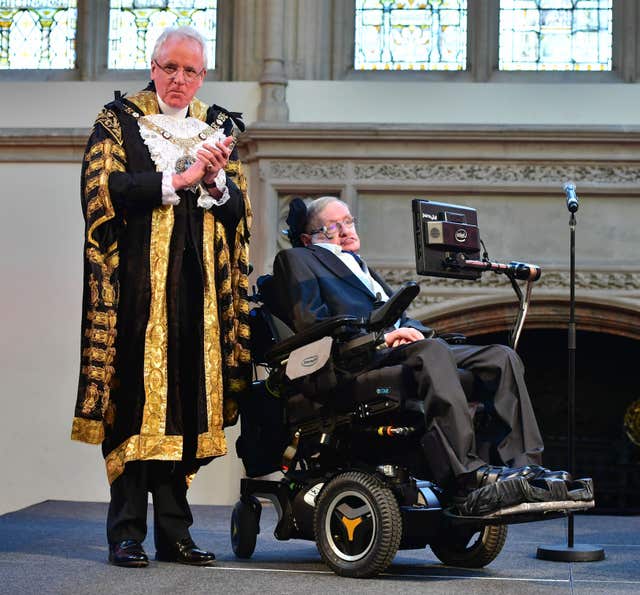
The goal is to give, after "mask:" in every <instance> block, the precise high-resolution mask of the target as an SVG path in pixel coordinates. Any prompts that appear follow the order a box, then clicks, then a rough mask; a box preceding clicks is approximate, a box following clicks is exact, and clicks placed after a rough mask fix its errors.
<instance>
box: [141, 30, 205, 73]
mask: <svg viewBox="0 0 640 595" xmlns="http://www.w3.org/2000/svg"><path fill="white" fill-rule="evenodd" d="M170 37H178V38H181V39H193V40H194V41H196V42H197V43H198V44H200V47H201V48H202V64H203V66H204V68H206V67H207V41H206V40H205V38H204V37H203V36H202V35H201V34H200V33H199V32H198V31H196V30H195V29H194V28H193V27H187V26H183V27H167V28H166V29H165V30H164V31H163V32H162V33H161V34H160V37H158V40H157V41H156V45H155V46H153V53H152V54H151V59H152V60H155V59H156V56H157V55H158V54H159V53H160V49H161V48H162V45H163V44H164V42H165V41H167V39H169V38H170Z"/></svg>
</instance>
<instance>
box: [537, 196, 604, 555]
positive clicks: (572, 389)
mask: <svg viewBox="0 0 640 595" xmlns="http://www.w3.org/2000/svg"><path fill="white" fill-rule="evenodd" d="M565 190H566V185H565ZM574 190H575V187H574ZM567 198H569V196H567ZM573 198H574V201H573V202H572V201H569V200H568V201H567V208H568V209H569V212H570V213H571V216H570V218H569V230H570V248H569V252H570V272H569V332H568V349H569V376H568V393H569V394H568V412H567V417H568V422H569V423H568V431H567V443H568V449H569V473H571V475H572V476H573V474H574V473H575V467H576V449H575V427H576V408H575V401H576V319H575V309H576V289H575V287H576V211H577V210H578V200H577V197H576V196H575V194H574V195H573ZM573 520H574V519H573V513H572V512H569V513H568V514H567V545H566V546H563V545H549V546H540V547H538V551H537V554H536V557H538V558H540V559H541V560H551V561H553V562H597V561H599V560H604V549H603V548H601V547H600V546H596V545H588V544H575V543H574V540H573V528H574V527H573Z"/></svg>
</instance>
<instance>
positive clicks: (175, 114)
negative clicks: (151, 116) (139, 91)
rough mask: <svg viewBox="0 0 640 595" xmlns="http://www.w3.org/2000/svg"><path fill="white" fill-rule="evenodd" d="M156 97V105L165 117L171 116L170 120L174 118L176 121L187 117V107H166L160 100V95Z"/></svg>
mask: <svg viewBox="0 0 640 595" xmlns="http://www.w3.org/2000/svg"><path fill="white" fill-rule="evenodd" d="M156 97H157V98H158V105H159V106H160V111H161V112H162V113H163V114H164V115H165V116H171V117H172V118H176V120H181V119H183V118H185V117H186V116H187V112H188V111H189V106H188V105H187V106H185V107H171V106H169V105H167V104H166V103H165V102H164V101H162V99H160V95H158V94H157V93H156Z"/></svg>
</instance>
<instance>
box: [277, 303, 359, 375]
mask: <svg viewBox="0 0 640 595" xmlns="http://www.w3.org/2000/svg"><path fill="white" fill-rule="evenodd" d="M360 326H362V319H360V318H358V317H357V316H350V315H341V316H332V317H331V318H327V319H326V320H323V321H322V322H318V323H317V324H314V325H313V326H310V327H309V328H307V329H305V330H303V331H300V332H299V333H296V334H295V335H294V336H293V337H289V338H288V339H285V340H284V341H280V342H279V343H276V344H275V345H274V346H273V347H272V348H271V349H269V351H267V353H266V354H265V359H266V360H267V362H268V363H269V364H270V365H274V364H277V363H280V362H281V361H282V360H283V359H286V357H287V356H288V355H289V354H290V353H291V352H292V351H293V350H294V349H298V347H302V346H303V345H307V344H309V343H313V342H314V341H317V340H318V339H321V338H322V337H335V336H337V335H340V334H341V333H342V332H344V331H345V330H350V331H351V330H355V328H357V327H360Z"/></svg>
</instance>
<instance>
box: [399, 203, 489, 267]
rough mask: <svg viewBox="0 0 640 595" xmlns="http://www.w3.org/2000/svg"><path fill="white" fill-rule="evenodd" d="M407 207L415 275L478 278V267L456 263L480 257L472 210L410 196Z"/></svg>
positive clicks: (475, 216) (474, 216)
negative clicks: (414, 258)
mask: <svg viewBox="0 0 640 595" xmlns="http://www.w3.org/2000/svg"><path fill="white" fill-rule="evenodd" d="M411 208H412V211H413V235H414V240H415V248H416V272H417V273H418V275H429V276H432V277H452V278H455V279H479V278H480V275H481V271H480V270H473V269H467V268H462V267H460V266H459V265H460V263H461V262H464V260H478V259H479V258H480V232H479V230H478V214H477V212H476V210H475V209H472V208H470V207H464V206H460V205H450V204H446V203H442V202H433V201H430V200H425V199H419V198H415V199H413V201H412V202H411ZM461 256H463V257H464V258H461Z"/></svg>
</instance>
